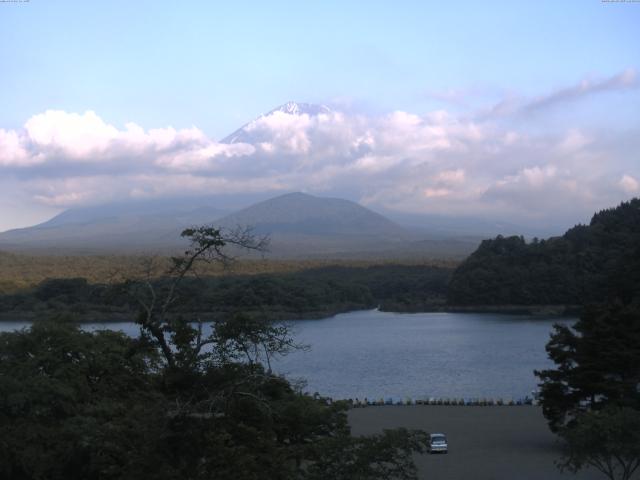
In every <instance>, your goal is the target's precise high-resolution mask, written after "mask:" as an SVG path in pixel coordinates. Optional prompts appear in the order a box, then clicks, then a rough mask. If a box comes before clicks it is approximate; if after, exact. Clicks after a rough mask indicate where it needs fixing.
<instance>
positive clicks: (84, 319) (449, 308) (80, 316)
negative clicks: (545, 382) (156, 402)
mask: <svg viewBox="0 0 640 480" xmlns="http://www.w3.org/2000/svg"><path fill="white" fill-rule="evenodd" d="M581 309H582V307H581V306H580V305H469V306H466V305H430V306H429V305H422V306H420V307H419V308H411V307H407V308H404V309H399V308H394V309H386V308H384V305H380V306H378V307H374V308H372V307H370V306H369V307H367V306H364V307H363V308H358V306H355V305H349V306H344V308H329V309H326V310H315V311H309V312H289V311H273V312H258V311H251V310H248V311H243V313H246V314H248V315H256V316H260V315H263V316H264V317H266V318H268V319H269V320H272V321H275V322H279V321H281V322H290V321H297V320H322V319H324V318H330V317H334V316H336V315H340V314H343V313H351V312H361V311H371V310H378V311H380V312H384V313H397V314H414V313H415V314H419V313H470V314H472V313H493V314H498V315H500V314H504V315H522V316H533V317H545V316H558V317H577V316H579V315H580V312H581ZM239 311H240V310H239ZM229 313H230V312H215V313H206V312H191V313H188V312H187V313H185V312H180V313H176V315H185V316H193V317H195V318H201V319H202V321H203V322H210V321H214V320H216V319H217V318H220V317H221V316H224V315H228V314H229ZM55 316H69V317H70V318H72V319H73V320H74V321H75V322H77V323H122V322H134V321H135V320H134V319H135V316H136V313H135V312H104V311H98V310H89V311H86V312H74V311H69V310H64V311H60V310H44V311H11V312H0V322H11V321H14V322H16V321H17V322H20V321H24V322H35V321H40V319H51V318H54V317H55Z"/></svg>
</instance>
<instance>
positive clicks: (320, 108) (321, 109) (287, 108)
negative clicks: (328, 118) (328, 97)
mask: <svg viewBox="0 0 640 480" xmlns="http://www.w3.org/2000/svg"><path fill="white" fill-rule="evenodd" d="M275 112H282V113H287V114H289V115H304V114H307V115H319V114H321V113H331V109H330V108H329V107H327V106H326V105H316V104H313V103H297V102H287V103H285V104H283V105H280V106H279V107H276V108H274V109H273V110H271V111H270V112H269V113H267V114H266V115H265V116H268V115H271V114H272V113H275Z"/></svg>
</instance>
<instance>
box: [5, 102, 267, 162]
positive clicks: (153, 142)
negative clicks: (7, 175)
mask: <svg viewBox="0 0 640 480" xmlns="http://www.w3.org/2000/svg"><path fill="white" fill-rule="evenodd" d="M253 151H254V147H253V146H251V145H244V144H237V145H226V144H220V143H216V142H213V141H211V140H209V139H208V138H207V137H206V136H205V135H204V133H203V132H202V131H201V130H199V129H197V128H195V127H191V128H185V129H180V130H176V129H174V128H173V127H166V128H158V129H150V130H147V131H145V130H144V129H143V128H142V127H140V126H139V125H137V124H135V123H127V124H126V125H125V128H124V129H117V128H116V127H114V126H113V125H110V124H108V123H106V122H105V121H103V120H102V119H101V118H100V117H99V116H98V115H97V114H96V113H95V112H93V111H87V112H85V113H82V114H78V113H67V112H64V111H61V110H47V111H45V112H44V113H40V114H37V115H34V116H33V117H31V118H30V119H28V120H27V122H26V123H25V125H24V128H23V129H22V130H20V131H16V130H9V131H7V130H0V166H3V167H12V168H14V169H25V170H31V171H34V172H35V173H36V174H37V172H38V168H40V167H44V168H45V169H48V168H50V167H51V166H52V165H55V166H57V167H59V168H62V169H63V171H66V170H64V166H68V167H70V168H78V167H79V166H86V165H91V164H93V165H95V166H97V167H95V168H104V167H105V166H108V165H112V166H117V167H118V168H121V169H123V170H125V171H126V170H127V169H129V168H131V167H132V166H133V165H136V168H143V169H151V168H153V167H154V166H158V167H160V168H168V169H173V168H175V169H178V170H181V169H198V168H207V167H210V166H211V162H212V161H213V159H215V158H217V157H227V158H228V157H233V156H238V155H246V154H250V153H253ZM85 168H86V167H85ZM87 171H90V168H88V170H87Z"/></svg>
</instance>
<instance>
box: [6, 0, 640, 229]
mask: <svg viewBox="0 0 640 480" xmlns="http://www.w3.org/2000/svg"><path fill="white" fill-rule="evenodd" d="M638 25H640V3H631V2H627V3H622V2H619V3H610V2H600V1H596V0H593V1H592V0H580V1H562V2H557V1H547V2H544V1H530V2H507V1H504V2H490V1H484V2H464V1H456V2H428V1H420V2H408V1H405V2H402V1H396V2H393V3H392V2H374V1H366V2H344V1H341V2H333V1H322V2H277V1H272V2H257V1H256V2H242V1H237V2H198V1H192V2H175V1H174V2H163V1H157V0H156V1H135V2H132V1H118V0H111V1H103V2H86V1H82V2H80V1H78V2H73V1H63V0H60V1H55V2H52V1H43V0H31V1H29V2H24V3H0V105H2V108H0V129H4V131H5V132H9V131H11V132H18V133H19V132H22V131H23V130H22V129H23V128H24V125H25V124H26V122H27V121H28V120H29V119H30V118H32V117H33V116H35V115H38V114H41V113H43V112H46V111H47V110H56V111H64V112H67V113H77V114H83V113H84V112H86V111H93V112H95V113H96V114H97V116H99V117H100V119H101V120H103V121H104V122H105V123H106V124H109V125H112V126H114V127H115V128H117V129H119V130H123V129H125V124H126V123H127V122H134V123H136V124H137V125H139V126H141V127H142V128H144V129H147V130H148V129H163V128H167V127H169V126H172V127H174V128H176V129H189V128H191V127H196V128H197V129H199V131H201V132H202V133H203V134H204V135H205V136H206V137H207V139H208V141H210V142H215V141H217V140H219V139H220V138H222V137H224V136H225V135H226V134H228V133H230V132H231V131H233V130H235V129H236V128H237V127H239V126H240V125H242V124H244V123H246V122H247V121H249V120H251V119H253V118H255V117H256V116H258V115H259V114H261V113H263V112H266V111H268V110H270V109H271V108H273V107H275V106H277V105H279V104H282V103H284V102H285V101H287V100H296V101H303V102H304V101H307V102H313V103H325V104H328V105H331V106H332V108H334V109H336V110H340V111H343V112H347V113H348V114H353V115H367V116H370V117H375V118H380V117H384V116H385V115H390V114H392V112H394V111H402V112H408V113H410V114H413V115H418V116H420V117H421V118H422V119H425V118H428V116H429V115H430V113H431V112H433V111H436V110H441V111H443V110H444V111H446V112H447V113H448V114H449V115H453V116H455V117H456V118H457V119H459V121H461V122H467V121H470V120H469V119H471V121H474V122H480V123H483V122H484V123H483V126H486V121H485V120H484V119H485V117H486V115H487V112H489V111H492V109H494V108H495V107H496V106H497V105H500V104H505V103H508V104H509V105H510V107H509V109H508V114H506V115H504V116H503V117H500V116H494V118H493V119H492V123H491V128H493V129H502V131H503V132H504V133H505V135H506V134H507V133H508V131H515V132H517V133H519V134H526V135H531V136H542V137H545V136H549V135H551V136H553V135H554V134H556V133H557V134H558V135H569V133H570V132H571V131H579V132H580V133H581V134H582V135H583V136H585V137H588V138H589V139H591V144H592V145H593V144H595V143H596V142H598V143H599V144H601V143H603V142H605V143H606V142H610V143H611V142H613V143H616V142H614V141H613V140H611V135H613V134H615V135H618V134H619V135H626V136H627V137H628V136H633V132H635V131H636V130H637V127H638V125H640V114H639V113H638V112H639V111H640V108H638V107H639V106H640V94H639V90H638V88H637V83H638V81H637V72H638V71H639V70H640V33H639V32H640V29H639V28H638ZM624 75H626V77H625V76H624ZM616 76H617V77H616ZM615 78H618V80H619V81H618V83H616V80H615ZM607 79H614V80H613V83H612V84H607V83H606V82H607ZM620 79H622V80H620ZM580 85H583V86H584V85H586V87H585V88H583V89H582V90H580ZM572 89H573V90H572ZM572 91H576V92H578V93H577V94H576V95H573V96H572V94H571V92H572ZM563 92H564V93H563ZM567 92H568V95H564V96H563V94H566V93H567ZM554 95H555V96H554ZM545 98H551V101H550V102H549V103H548V104H545V106H544V108H540V109H537V107H536V109H527V108H525V107H526V105H528V104H530V103H535V102H537V101H540V99H545ZM558 99H559V101H556V100H558ZM518 109H522V111H526V112H527V114H526V115H524V114H518V113H517V112H515V111H516V110H518ZM534 110H535V111H534ZM483 115H484V116H483ZM498 117H500V118H498ZM425 121H426V120H425ZM485 130H487V129H486V128H485ZM612 132H613V133H612ZM20 138H21V140H20V141H21V142H23V143H24V142H27V143H29V142H31V143H30V145H32V144H33V142H32V140H33V139H31V140H29V139H26V140H25V139H24V138H23V137H20ZM25 138H26V137H25ZM625 138H626V137H625ZM629 142H632V140H629ZM617 144H618V145H620V142H617ZM29 148H31V147H29ZM614 150H615V151H614ZM535 153H536V152H534V151H533V150H529V152H528V153H527V155H530V156H533V155H534V154H535ZM537 153H539V152H537ZM609 154H610V155H609V156H608V157H607V158H613V157H614V156H615V157H616V159H615V160H611V164H612V168H611V169H610V171H608V172H603V173H602V175H603V177H602V178H603V179H604V178H605V177H606V174H608V175H610V176H611V178H613V177H616V178H617V179H621V178H622V176H623V175H627V176H629V177H630V178H631V179H632V180H636V179H638V178H639V175H640V172H638V168H637V164H636V165H634V162H636V161H637V162H638V163H640V159H638V158H637V157H632V156H630V155H631V153H630V152H629V151H628V149H627V150H624V151H619V150H616V149H614V148H612V149H611V150H610V151H609ZM59 155H62V154H59ZM234 155H235V154H234ZM549 155H550V154H549ZM605 157H606V155H605ZM425 158H426V157H425ZM600 158H604V157H600ZM425 161H426V160H425ZM470 161H471V160H469V158H467V159H461V160H460V167H456V165H454V164H453V163H451V164H448V165H447V166H446V168H445V167H443V168H445V170H442V169H441V170H438V169H437V168H434V169H431V170H429V171H428V172H427V171H426V170H425V174H432V175H434V176H437V175H439V174H440V173H441V171H455V170H456V169H463V170H465V172H467V176H469V175H470V174H471V170H470V168H469V162H470ZM493 161H495V162H504V161H505V160H504V158H503V157H496V158H495V159H494V160H493ZM593 161H594V162H596V160H593ZM452 162H453V160H452ZM487 162H488V164H491V162H492V160H491V159H490V158H489V159H487ZM5 163H7V164H8V163H11V162H8V161H7V162H5ZM13 163H14V164H15V163H16V162H15V161H14V162H13ZM32 163H33V162H32ZM414 163H415V162H414ZM548 164H549V160H548V159H542V160H539V161H538V163H536V162H535V161H533V160H531V161H530V162H529V164H522V163H517V164H514V166H513V169H512V171H511V172H507V171H502V170H500V169H498V170H500V174H501V175H503V177H501V178H502V180H504V178H506V177H508V176H511V177H514V176H517V175H518V174H519V172H520V173H521V172H522V171H523V170H524V169H532V168H535V167H538V168H543V167H544V166H546V165H548ZM556 167H557V165H556ZM30 168H31V167H30ZM61 168H62V167H61ZM67 168H68V170H65V171H67V172H68V174H69V179H68V180H69V182H72V183H73V182H75V183H74V184H75V185H78V184H79V182H81V179H80V178H79V177H78V175H75V177H73V179H72V178H71V176H72V175H71V173H72V171H73V168H71V167H67ZM487 168H488V169H489V170H491V168H492V167H491V165H489V166H488V167H487ZM47 171H51V169H48V170H47ZM61 171H62V170H61ZM429 172H431V173H429ZM0 175H2V176H3V178H4V181H5V183H6V182H8V181H9V179H10V180H11V185H12V187H11V189H13V190H14V191H15V192H14V193H15V194H12V195H11V198H8V197H7V198H5V199H4V202H5V206H4V208H3V206H2V203H0V212H2V211H4V212H5V213H6V215H5V218H7V219H9V218H13V220H8V221H7V220H5V221H4V222H0V229H2V228H3V227H4V228H8V227H10V226H15V225H18V224H20V223H21V221H22V222H23V223H25V222H31V221H32V220H34V219H39V218H41V217H45V216H47V215H49V214H50V213H51V212H54V211H57V210H59V209H60V208H65V207H67V206H72V205H73V201H69V202H67V203H65V201H48V200H47V198H48V197H47V195H45V194H43V192H45V191H48V192H52V191H55V190H57V189H59V188H61V181H60V178H59V177H60V176H61V175H57V176H55V177H56V178H53V177H52V178H51V179H50V181H49V182H48V178H49V177H47V175H48V174H47V173H46V171H45V170H43V169H40V170H36V169H33V168H32V169H31V170H29V169H23V170H20V171H16V169H15V168H11V169H7V170H5V171H4V172H0ZM94 176H95V172H94ZM206 176H207V178H210V177H211V176H212V174H211V172H209V173H208V174H207V175H206ZM475 176H477V175H475ZM94 180H95V179H94ZM494 180H495V181H496V182H499V181H501V179H500V178H498V177H496V178H494ZM398 181H400V180H398ZM612 181H613V180H612ZM21 182H22V183H23V184H24V185H22V184H21ZM34 182H35V183H37V185H35V183H34ZM56 182H57V183H56ZM69 182H67V183H69ZM0 183H2V182H0ZM267 183H268V182H267ZM338 183H339V182H338ZM485 183H486V182H485ZM34 185H35V186H34ZM265 185H266V183H265ZM272 185H274V184H273V183H272ZM627 186H628V187H629V188H627V189H626V190H625V191H626V192H627V193H629V192H633V191H634V190H633V188H631V187H633V183H632V182H631V181H629V182H627ZM280 187H281V188H283V189H287V188H291V189H301V190H308V191H311V192H316V193H322V192H327V193H331V194H340V195H346V194H347V192H348V191H353V192H355V193H353V196H354V199H356V200H359V201H363V202H366V201H369V202H373V203H371V205H378V204H379V206H380V207H381V208H382V207H384V208H405V207H403V205H406V204H408V202H410V201H411V199H410V198H408V199H407V200H406V201H405V202H402V201H400V202H399V203H398V202H396V203H393V202H390V201H388V199H387V200H384V199H380V198H382V197H380V195H377V192H376V191H365V189H363V188H353V189H350V188H348V186H346V185H343V186H341V187H339V188H338V187H335V188H334V187H331V186H330V187H329V188H327V187H326V186H325V187H323V188H324V189H323V188H320V187H318V186H317V184H316V183H313V182H311V183H309V182H305V181H298V183H295V182H294V183H291V182H290V183H286V182H285V183H284V184H283V183H282V182H281V184H279V187H278V188H280ZM397 187H398V188H397V190H402V187H403V184H398V186H397ZM7 188H8V187H7ZM145 188H146V187H145ZM238 188H243V187H238ZM256 188H259V187H256ZM264 188H270V187H267V186H265V187H264ZM274 188H275V187H274ZM385 188H387V189H389V188H392V187H390V186H387V187H385ZM425 188H427V189H428V188H431V187H430V186H426V187H425ZM477 188H480V186H478V187H477ZM484 188H485V190H484V192H482V193H483V194H486V193H487V191H489V190H490V188H491V185H489V184H488V183H487V184H485V187H484ZM131 189H132V190H135V189H136V187H135V186H134V185H132V187H131ZM382 190H384V188H383V187H382V186H381V187H380V191H382ZM423 190H424V189H423ZM7 191H8V190H7ZM442 192H444V190H442ZM45 193H46V192H45ZM66 193H69V192H66ZM66 193H65V195H66ZM52 195H53V194H52ZM53 196H55V195H53ZM57 197H58V198H65V197H63V196H60V195H58V196H57ZM16 198H19V199H20V200H19V202H22V203H21V205H23V206H22V210H23V212H21V213H20V214H19V215H18V214H16V213H15V212H16V206H15V203H16V202H18V200H16ZM68 198H72V196H70V197H68ZM77 198H86V197H82V196H81V197H77ZM373 198H378V200H375V201H374V200H371V199H373ZM483 198H489V197H487V196H486V195H485V196H484V197H483ZM613 198H614V196H603V197H602V202H603V203H604V202H606V201H611V200H612V199H613ZM615 198H617V197H615ZM103 200H104V201H107V200H108V198H104V199H103ZM2 201H3V200H2V197H0V202H2ZM10 201H11V202H13V205H12V207H11V208H9V207H7V205H9V202H10ZM91 201H101V200H100V198H96V199H92V200H91ZM376 202H378V203H376ZM597 203H598V202H597V201H594V202H592V203H590V204H589V208H591V207H592V206H593V205H596V204H597ZM425 208H426V210H425V211H427V210H429V211H430V212H432V211H433V210H434V209H437V208H443V207H442V206H441V205H439V204H435V205H432V204H429V205H427V206H426V207H425ZM461 208H462V207H461ZM9 210H11V212H13V213H10V212H9ZM489 211H490V212H493V213H495V214H496V215H497V214H499V209H497V208H494V209H493V210H491V209H489V210H487V212H489ZM443 213H447V212H443ZM454 213H455V212H454ZM510 214H513V212H511V213H510ZM20 219H22V220H20Z"/></svg>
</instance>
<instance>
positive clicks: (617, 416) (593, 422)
mask: <svg viewBox="0 0 640 480" xmlns="http://www.w3.org/2000/svg"><path fill="white" fill-rule="evenodd" d="M562 437H563V438H564V440H565V441H566V451H565V455H564V457H563V458H562V460H561V462H560V466H561V468H562V469H568V470H570V471H572V472H574V473H576V472H578V471H579V470H580V469H582V468H583V467H584V466H586V465H589V466H592V467H594V468H596V469H597V470H599V471H601V472H602V473H603V474H604V475H606V476H607V477H608V478H609V479H611V480H617V479H620V480H628V479H630V478H631V476H632V475H633V473H634V472H635V471H636V470H637V469H638V467H639V466H640V411H638V410H636V409H632V408H626V407H625V408H620V407H606V408H604V409H602V410H593V411H587V412H583V413H581V414H579V415H578V416H577V417H576V423H575V426H574V427H573V428H568V429H565V430H563V433H562Z"/></svg>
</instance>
